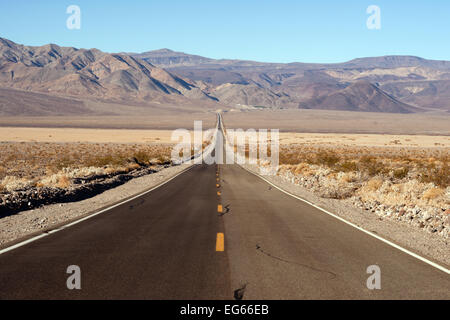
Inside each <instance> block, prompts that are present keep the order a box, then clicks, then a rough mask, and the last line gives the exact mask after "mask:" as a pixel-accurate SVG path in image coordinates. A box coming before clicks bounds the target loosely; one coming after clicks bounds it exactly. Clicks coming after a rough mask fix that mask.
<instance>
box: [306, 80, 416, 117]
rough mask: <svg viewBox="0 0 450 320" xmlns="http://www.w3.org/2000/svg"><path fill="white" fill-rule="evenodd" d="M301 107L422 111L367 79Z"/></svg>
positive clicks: (392, 111) (400, 111)
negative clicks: (399, 99)
mask: <svg viewBox="0 0 450 320" xmlns="http://www.w3.org/2000/svg"><path fill="white" fill-rule="evenodd" d="M299 108H303V109H327V110H346V111H364V112H389V113H412V112H418V111H420V110H419V109H417V108H415V107H413V106H410V105H408V104H406V103H403V102H400V101H398V100H397V99H395V98H393V97H392V96H390V95H388V94H387V93H386V92H384V91H383V90H381V89H380V88H378V87H376V86H375V85H373V84H371V83H369V82H367V81H358V82H356V83H353V84H351V85H349V86H348V87H347V88H345V89H342V90H339V91H337V92H333V93H331V94H328V95H323V96H319V97H317V98H312V99H310V100H307V101H304V102H301V103H300V104H299Z"/></svg>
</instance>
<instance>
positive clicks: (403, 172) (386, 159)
mask: <svg viewBox="0 0 450 320" xmlns="http://www.w3.org/2000/svg"><path fill="white" fill-rule="evenodd" d="M449 162H450V149H449V148H423V149H419V148H395V147H351V146H341V147H336V146H327V145H322V146H321V145H316V146H311V145H290V146H282V147H281V148H280V164H281V165H298V164H308V165H316V166H320V167H325V168H328V169H330V170H332V171H334V172H360V173H362V174H363V177H364V178H365V179H366V180H369V179H370V178H372V177H375V176H381V177H384V178H385V179H394V180H404V179H418V180H419V181H421V182H423V183H433V184H435V185H436V186H439V187H442V188H446V187H448V186H449V185H450V167H449Z"/></svg>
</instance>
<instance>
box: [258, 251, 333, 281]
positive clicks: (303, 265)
mask: <svg viewBox="0 0 450 320" xmlns="http://www.w3.org/2000/svg"><path fill="white" fill-rule="evenodd" d="M256 250H258V251H259V252H261V253H262V254H265V255H266V256H268V257H270V258H272V259H275V260H278V261H281V262H285V263H289V264H294V265H297V266H300V267H303V268H308V269H311V270H313V271H317V272H321V273H328V274H329V275H331V279H334V278H336V277H337V274H336V273H334V272H331V271H327V270H321V269H317V268H314V267H311V266H309V265H307V264H302V263H298V262H295V261H289V260H286V259H283V258H280V257H277V256H274V255H272V254H271V253H269V252H266V251H264V250H263V249H262V248H261V246H260V245H259V244H257V245H256Z"/></svg>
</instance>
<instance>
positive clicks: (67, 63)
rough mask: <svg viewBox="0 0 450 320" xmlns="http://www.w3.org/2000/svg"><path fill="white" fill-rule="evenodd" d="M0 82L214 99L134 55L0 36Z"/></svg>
mask: <svg viewBox="0 0 450 320" xmlns="http://www.w3.org/2000/svg"><path fill="white" fill-rule="evenodd" d="M0 86H2V87H8V88H15V89H22V90H28V91H34V92H42V93H50V94H55V95H63V96H68V97H82V98H96V99H104V100H112V101H121V102H130V101H132V102H133V101H134V102H135V101H141V102H145V101H153V102H159V103H174V104H182V103H183V101H186V99H187V100H189V99H190V98H195V99H204V100H211V101H215V99H214V98H212V97H209V96H208V94H205V93H204V92H203V91H202V90H201V89H199V88H198V87H197V86H196V85H195V84H194V83H192V82H190V81H189V80H186V79H182V78H181V77H180V76H176V75H173V74H171V73H170V72H167V71H166V70H164V69H162V68H159V67H155V66H154V65H152V64H150V63H148V62H146V61H144V60H140V59H138V58H135V57H131V56H129V55H124V54H109V53H105V52H102V51H100V50H97V49H89V50H86V49H76V48H70V47H60V46H57V45H55V44H48V45H45V46H41V47H30V46H23V45H19V44H16V43H14V42H12V41H10V40H7V39H3V38H0Z"/></svg>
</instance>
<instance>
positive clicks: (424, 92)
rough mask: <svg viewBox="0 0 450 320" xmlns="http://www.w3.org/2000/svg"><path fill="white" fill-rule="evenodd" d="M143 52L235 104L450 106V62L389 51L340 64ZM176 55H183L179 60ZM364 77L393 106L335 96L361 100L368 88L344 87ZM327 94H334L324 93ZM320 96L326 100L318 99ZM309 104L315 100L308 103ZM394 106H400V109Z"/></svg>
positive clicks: (320, 106)
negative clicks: (367, 103)
mask: <svg viewBox="0 0 450 320" xmlns="http://www.w3.org/2000/svg"><path fill="white" fill-rule="evenodd" d="M139 56H141V57H142V58H143V59H144V60H146V61H148V62H150V63H155V64H156V65H161V66H164V67H166V68H167V69H168V70H169V71H170V72H173V73H175V74H179V75H181V76H184V77H187V78H190V79H192V80H194V81H197V82H199V81H201V82H203V83H204V84H205V86H207V87H208V92H210V94H211V95H213V96H216V97H217V98H218V99H219V100H221V99H224V101H225V102H226V103H227V104H229V105H231V106H234V107H239V106H240V105H249V104H250V105H261V104H262V105H265V106H266V107H273V108H280V107H288V108H289V107H291V108H295V107H297V106H300V107H301V108H303V107H308V108H311V109H314V108H324V109H336V108H338V109H339V110H364V109H368V110H374V111H377V112H406V110H408V112H418V111H424V110H423V108H425V109H430V110H444V111H446V110H450V99H448V92H449V91H448V90H447V88H448V86H449V83H450V61H437V60H427V59H423V58H419V57H413V56H385V57H372V58H359V59H354V60H351V61H348V62H344V63H338V64H312V63H289V64H280V63H261V62H253V61H240V60H225V59H222V60H213V59H207V58H204V59H202V58H201V57H198V56H190V55H187V54H181V53H175V52H172V51H170V50H163V51H156V52H147V53H144V54H142V55H139ZM176 57H178V58H179V57H183V60H180V59H178V60H177V59H176ZM359 81H367V82H370V83H372V84H374V85H375V86H376V87H377V88H379V89H378V90H377V92H379V93H381V94H380V95H379V96H380V97H381V96H386V95H385V94H387V95H389V98H387V99H382V100H383V101H384V102H386V103H387V101H388V100H389V101H390V102H391V103H392V106H391V107H387V105H384V106H380V107H379V108H367V106H350V107H349V106H348V105H347V104H340V103H338V102H335V101H334V99H335V98H336V97H341V98H343V97H344V96H346V95H347V94H349V96H347V97H346V98H345V99H348V100H350V101H354V102H358V101H362V100H363V99H364V96H365V94H366V93H367V92H365V90H362V91H355V90H354V89H355V87H352V88H351V89H349V90H347V91H342V89H345V88H346V87H348V86H350V85H352V84H355V83H357V82H359ZM224 88H226V90H224ZM367 88H370V87H367ZM379 90H382V91H384V93H382V92H381V91H379ZM224 91H225V92H224ZM325 95H329V97H328V98H325V97H324V96H325ZM355 95H356V96H358V95H360V96H359V97H356V96H355ZM319 100H321V101H323V102H322V103H318V101H319ZM307 103H311V105H309V106H306V105H305V104H307ZM403 104H411V105H413V106H416V107H419V108H418V109H415V108H412V107H411V106H408V107H406V106H405V105H403ZM394 105H395V106H398V107H399V109H398V110H396V109H397V108H395V107H393V106H394ZM383 110H384V111H383ZM387 110H391V111H387Z"/></svg>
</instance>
